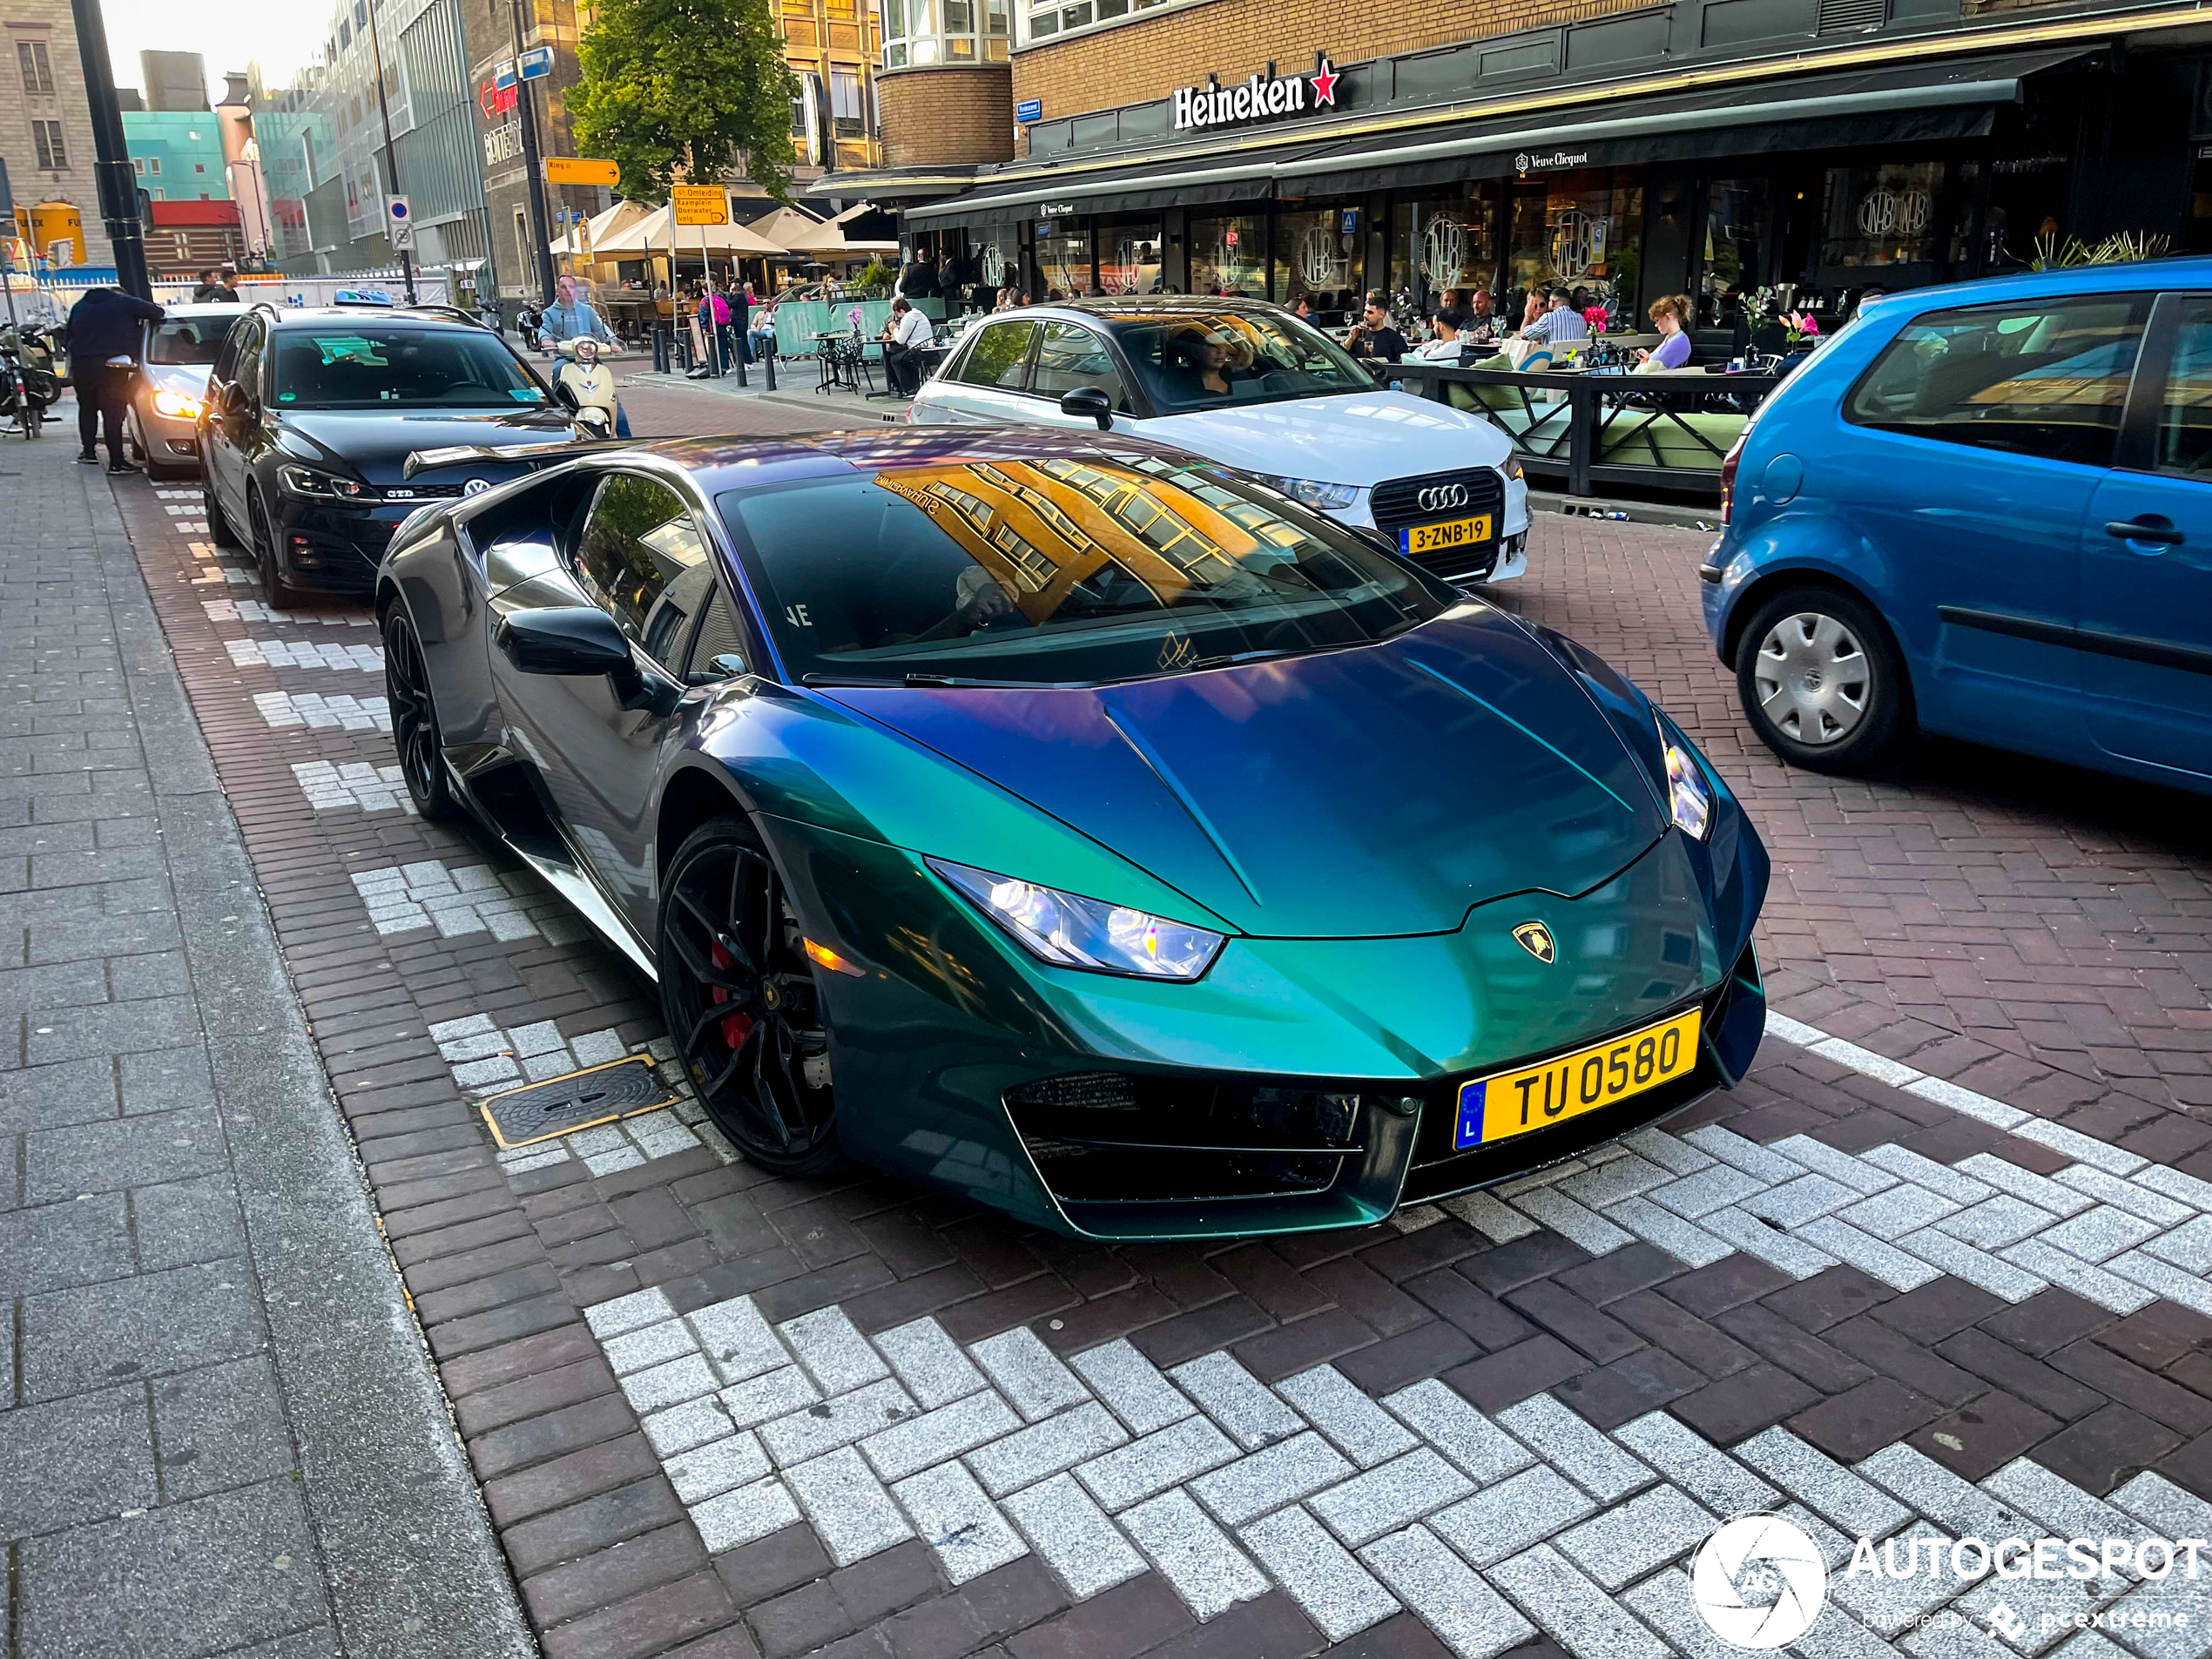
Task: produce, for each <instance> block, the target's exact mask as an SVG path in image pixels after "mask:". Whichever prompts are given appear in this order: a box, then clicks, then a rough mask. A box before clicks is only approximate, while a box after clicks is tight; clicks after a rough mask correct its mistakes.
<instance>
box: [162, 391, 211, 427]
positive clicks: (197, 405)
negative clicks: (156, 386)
mask: <svg viewBox="0 0 2212 1659" xmlns="http://www.w3.org/2000/svg"><path fill="white" fill-rule="evenodd" d="M206 407H207V406H206V404H204V403H202V402H201V401H199V399H198V398H196V397H191V396H188V395H185V393H183V392H171V391H159V392H156V393H155V394H154V395H153V412H154V413H155V414H156V415H167V416H168V417H169V418H170V419H171V420H172V421H197V420H198V419H199V417H200V415H201V414H202V413H203V412H204V411H205V410H206Z"/></svg>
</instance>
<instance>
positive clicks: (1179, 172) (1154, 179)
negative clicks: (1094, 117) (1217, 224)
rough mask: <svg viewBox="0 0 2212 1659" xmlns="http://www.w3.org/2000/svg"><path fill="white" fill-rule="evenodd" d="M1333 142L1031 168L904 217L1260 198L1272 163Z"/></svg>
mask: <svg viewBox="0 0 2212 1659" xmlns="http://www.w3.org/2000/svg"><path fill="white" fill-rule="evenodd" d="M1334 147H1335V146H1334V145H1332V144H1329V143H1314V144H1305V145H1291V146H1283V145H1277V146H1274V147H1271V148H1269V149H1267V150H1264V151H1262V152H1258V153H1243V154H1240V153H1238V152H1234V151H1229V152H1224V151H1220V150H1215V151H1211V152H1206V151H1199V150H1193V151H1192V152H1190V153H1189V154H1188V155H1177V156H1175V157H1172V158H1159V157H1156V158H1153V159H1152V160H1150V161H1149V162H1144V163H1142V164H1139V165H1132V166H1122V167H1113V168H1105V167H1100V168H1092V169H1085V170H1082V171H1077V170H1076V169H1075V168H1073V167H1070V168H1069V169H1067V170H1065V171H1064V172H1063V171H1053V172H1043V173H1033V174H1031V175H1030V176H1029V177H1028V178H1026V179H1023V180H1022V182H1021V183H1020V184H1018V185H1007V186H1005V187H1004V188H1001V189H996V190H993V189H989V188H988V187H985V188H981V189H978V190H976V191H975V192H973V193H972V194H969V195H967V196H961V197H955V198H953V199H950V200H947V201H941V202H931V203H930V204H928V205H927V206H923V207H910V208H908V209H907V212H906V218H907V221H908V222H909V223H912V224H914V225H918V226H954V225H968V226H981V225H1011V224H1015V223H1018V222H1019V221H1021V220H1022V219H1037V218H1040V217H1043V216H1045V210H1046V209H1047V208H1048V207H1057V206H1062V205H1064V206H1066V207H1067V208H1068V210H1069V212H1072V213H1076V214H1089V213H1127V212H1137V211H1140V210H1143V209H1146V208H1160V207H1189V206H1203V205H1204V204H1207V203H1210V202H1233V201H1264V200H1266V199H1268V198H1269V197H1270V196H1272V195H1273V194H1274V193H1275V184H1274V175H1275V172H1276V171H1277V169H1278V168H1279V167H1281V166H1283V165H1285V164H1286V163H1287V164H1291V165H1296V164H1297V163H1298V162H1300V161H1302V160H1303V159H1304V158H1306V157H1308V156H1312V155H1318V154H1320V153H1322V152H1325V151H1328V150H1331V149H1333V148H1334Z"/></svg>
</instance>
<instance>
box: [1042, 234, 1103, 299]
mask: <svg viewBox="0 0 2212 1659" xmlns="http://www.w3.org/2000/svg"><path fill="white" fill-rule="evenodd" d="M1037 277H1038V280H1041V281H1042V283H1043V284H1044V292H1043V293H1040V294H1038V295H1037V296H1036V297H1037V299H1038V300H1041V301H1042V300H1053V299H1061V300H1080V299H1081V298H1082V296H1083V295H1085V294H1087V293H1089V292H1090V291H1091V289H1092V288H1093V287H1096V286H1097V273H1096V271H1095V270H1094V269H1093V267H1092V266H1091V261H1090V226H1088V225H1071V226H1068V227H1066V228H1065V229H1062V228H1061V227H1059V226H1055V227H1054V228H1053V229H1052V231H1051V232H1050V233H1048V234H1044V235H1040V236H1039V237H1038V238H1037Z"/></svg>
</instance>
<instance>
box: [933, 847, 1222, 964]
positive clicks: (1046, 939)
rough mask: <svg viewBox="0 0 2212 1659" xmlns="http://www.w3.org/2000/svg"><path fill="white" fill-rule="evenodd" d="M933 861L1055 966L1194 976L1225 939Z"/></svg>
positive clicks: (1052, 889) (1031, 951)
mask: <svg viewBox="0 0 2212 1659" xmlns="http://www.w3.org/2000/svg"><path fill="white" fill-rule="evenodd" d="M926 861H927V864H928V866H929V867H930V868H931V869H933V870H934V871H936V872H937V873H938V874H939V875H941V876H942V877H944V878H945V880H948V881H949V882H951V883H952V884H953V886H954V887H956V888H958V889H959V890H960V892H961V894H964V895H966V896H967V897H968V899H970V900H974V903H975V904H976V906H977V907H979V908H980V909H981V911H982V912H983V914H985V915H987V916H988V917H989V918H990V919H991V920H992V921H995V922H996V923H997V924H998V925H999V926H1000V927H1002V928H1004V929H1005V930H1006V931H1007V932H1008V933H1009V934H1013V935H1014V938H1015V942H1016V943H1018V944H1020V945H1021V946H1022V948H1023V949H1024V950H1027V951H1028V953H1029V954H1031V955H1032V956H1035V957H1036V958H1038V959H1039V960H1040V961H1047V962H1050V963H1052V964H1053V965H1054V966H1055V967H1057V968H1088V969H1089V970H1090V971H1091V972H1093V973H1098V974H1130V975H1131V976H1133V977H1135V978H1137V979H1173V980H1194V979H1197V977H1198V976H1199V975H1200V974H1203V973H1204V972H1205V971H1206V969H1207V968H1208V967H1209V966H1210V965H1211V963H1212V961H1213V959H1214V957H1215V956H1216V955H1217V954H1219V953H1220V950H1221V948H1222V946H1223V945H1224V943H1225V942H1226V941H1225V940H1224V938H1223V936H1222V935H1221V934H1217V933H1209V932H1207V931H1206V929H1204V927H1190V926H1187V925H1186V924H1184V923H1183V922H1179V921H1168V920H1167V919H1166V918H1164V917H1162V916H1155V915H1152V914H1149V913H1147V912H1145V911H1143V910H1132V909H1130V907H1128V906H1127V905H1112V904H1106V903H1104V902H1103V901H1101V900H1096V899H1084V898H1080V897H1078V896H1077V895H1076V894H1072V893H1062V892H1061V891H1060V890H1059V889H1058V888H1056V887H1039V886H1037V885H1036V883H1035V882H1034V881H1018V880H1015V879H1014V878H1013V877H1012V876H1005V875H994V874H992V873H990V872H989V871H988V870H978V869H974V868H972V867H969V866H968V865H965V864H954V863H952V862H950V861H949V860H945V859H930V860H926Z"/></svg>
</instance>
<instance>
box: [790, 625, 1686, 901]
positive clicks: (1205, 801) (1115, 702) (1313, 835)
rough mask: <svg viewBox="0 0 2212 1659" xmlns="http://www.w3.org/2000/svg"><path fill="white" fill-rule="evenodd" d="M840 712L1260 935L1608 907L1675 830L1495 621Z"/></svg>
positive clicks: (1579, 712) (879, 695) (1595, 724)
mask: <svg viewBox="0 0 2212 1659" xmlns="http://www.w3.org/2000/svg"><path fill="white" fill-rule="evenodd" d="M828 695H831V696H833V697H834V698H836V699H837V700H838V701H840V702H841V703H843V704H844V705H846V706H847V707H849V708H851V709H853V710H854V711H857V712H859V713H861V714H863V715H866V716H867V717H868V718H872V719H873V720H876V721H879V722H880V723H882V724H883V725H887V726H889V727H891V728H892V729H893V730H894V731H897V732H900V733H901V734H903V735H904V736H906V737H907V738H911V739H912V740H913V741H914V742H916V743H919V744H921V745H926V746H927V747H928V748H930V749H932V750H934V751H935V752H937V753H939V754H941V755H942V756H944V757H945V758H946V759H948V760H951V761H954V762H955V763H957V764H958V765H961V766H964V767H966V768H968V770H970V771H972V772H976V773H978V774H980V775H981V776H982V777H985V778H988V779H990V780H991V781H992V782H994V783H995V784H997V785H999V786H1001V787H1002V788H1004V789H1006V790H1008V791H1009V792H1012V793H1014V794H1015V795H1018V796H1021V797H1022V799H1025V800H1027V801H1028V802H1029V803H1030V804H1031V805H1033V806H1036V807H1038V808H1040V809H1042V811H1044V812H1047V813H1051V814H1052V815H1053V816H1054V817H1055V818H1057V819H1060V820H1061V821H1062V822H1063V823H1066V824H1068V825H1069V826H1072V827H1073V828H1075V829H1076V830H1078V831H1080V832H1081V833H1083V834H1084V835H1086V836H1088V837H1089V838H1090V839H1091V840H1095V841H1096V842H1098V843H1100V844H1101V845H1103V846H1107V847H1109V848H1110V849H1112V850H1113V851H1114V852H1115V853H1119V854H1120V855H1121V856H1122V857H1123V858H1125V859H1128V860H1130V861H1131V862H1132V863H1135V864H1137V865H1139V866H1141V867H1143V868H1144V869H1146V870H1148V871H1150V873H1153V874H1154V875H1156V876H1157V877H1158V878H1159V879H1160V880H1163V881H1164V882H1166V883H1168V884H1169V885H1170V886H1171V887H1176V888H1177V889H1178V890H1179V891H1181V892H1183V893H1185V894H1189V895H1190V897H1191V898H1192V899H1194V900H1197V902H1198V903H1199V904H1201V905H1203V906H1204V907H1206V908H1207V909H1208V910H1210V911H1211V912H1212V913H1213V914H1216V915H1217V916H1220V917H1221V918H1223V919H1224V921H1229V922H1230V923H1231V924H1232V925H1233V926H1235V927H1238V928H1239V929H1240V930H1242V931H1243V932H1244V933H1247V934H1255V935H1258V936H1261V937H1271V938H1285V939H1291V938H1302V939H1347V938H1363V937H1374V936H1379V935H1392V934H1435V933H1448V932H1452V931H1453V930H1455V929H1457V928H1458V927H1460V925H1461V923H1462V922H1463V921H1465V920H1466V918H1467V912H1468V911H1469V910H1470V909H1471V908H1472V907H1474V906H1476V905H1479V904H1482V903H1484V902H1486V901H1487V900H1492V899H1495V898H1500V897H1502V896H1504V895H1506V894H1514V893H1525V892H1544V893H1551V894H1558V895H1560V896H1561V897H1572V896H1574V895H1575V894H1582V893H1586V892H1588V890H1589V889H1590V888H1592V887H1596V886H1597V885H1598V884H1599V883H1601V882H1602V881H1603V880H1605V879H1606V878H1607V877H1608V876H1610V875H1612V874H1614V873H1615V872H1616V871H1619V870H1620V869H1622V867H1625V866H1626V865H1628V864H1629V862H1630V861H1632V860H1635V858H1636V857H1638V856H1639V855H1640V854H1641V853H1643V852H1644V851H1645V850H1646V849H1648V848H1649V846H1651V844H1652V843H1653V842H1654V841H1655V840H1657V839H1658V837H1659V836H1660V835H1661V834H1662V833H1664V831H1665V829H1666V827H1667V825H1666V819H1665V817H1664V815H1663V813H1662V809H1661V806H1660V804H1659V801H1658V799H1657V797H1656V791H1655V788H1654V786H1653V784H1652V782H1651V779H1650V777H1649V773H1648V772H1646V770H1645V769H1644V767H1643V766H1642V764H1641V763H1640V762H1638V761H1637V760H1636V759H1635V757H1634V756H1632V755H1631V754H1630V753H1629V751H1628V749H1627V747H1626V746H1625V745H1623V744H1622V740H1621V739H1620V738H1619V737H1618V736H1616V735H1615V730H1614V728H1613V726H1612V725H1611V724H1610V723H1609V722H1608V720H1607V718H1606V717H1605V716H1604V715H1603V714H1602V712H1601V711H1599V709H1598V707H1597V706H1596V705H1595V703H1593V702H1592V700H1591V699H1590V698H1589V697H1588V694H1587V693H1586V692H1585V691H1583V690H1582V688H1581V684H1580V682H1579V681H1577V680H1576V679H1575V677H1574V676H1573V675H1572V674H1570V673H1569V672H1568V670H1567V669H1566V668H1565V667H1564V666H1563V665H1562V664H1561V663H1560V662H1559V660H1558V659H1557V658H1554V656H1552V654H1551V653H1550V652H1549V651H1547V650H1545V649H1544V647H1543V646H1542V645H1541V644H1539V643H1538V642H1537V641H1536V640H1534V638H1532V637H1530V636H1529V635H1528V634H1527V632H1526V631H1523V630H1522V629H1521V628H1520V627H1518V626H1517V625H1515V624H1514V623H1513V622H1511V621H1510V620H1509V619H1507V617H1504V616H1502V615H1501V614H1499V613H1498V612H1496V611H1494V610H1487V609H1485V608H1480V607H1468V608H1464V609H1462V610H1457V611H1454V612H1453V613H1452V614H1451V615H1449V616H1447V617H1440V618H1439V619H1438V620H1436V621H1434V622H1432V623H1429V624H1426V625H1425V626H1423V627H1420V628H1418V629H1415V630H1413V631H1411V632H1408V633H1406V634H1403V635H1400V636H1399V637H1397V638H1396V639H1393V640H1390V641H1387V642H1386V643H1384V644H1376V645H1367V646H1363V647H1359V648H1357V649H1353V650H1349V651H1328V652H1323V653H1320V654H1317V655H1312V656H1305V657H1292V658H1281V659H1278V660H1275V661H1263V662H1258V663H1250V664H1242V665H1240V666H1237V667H1232V668H1225V669H1216V670H1211V671H1205V672H1201V673H1196V674H1184V675H1178V676H1175V677H1172V678H1163V679H1156V680H1142V681H1136V682H1134V683H1131V684H1128V685H1109V686H1101V687H1096V688H1087V689H1069V690H1052V689H1038V690H1030V689H1026V688H1025V689H1020V690H996V689H988V688H981V687H942V688H935V687H900V688H880V689H879V688H875V687H851V688H842V687H841V688H839V689H837V690H836V691H833V692H830V693H828ZM922 850H924V851H927V850H928V849H926V848H925V849H922ZM1003 873H1005V874H1008V875H1014V876H1021V875H1024V874H1026V873H1027V872H1024V871H1022V870H1019V869H1014V868H1008V869H1007V870H1006V871H1004V872H1003ZM1089 896H1091V897H1096V898H1101V899H1107V900H1111V899H1113V898H1114V897H1115V896H1116V895H1114V894H1110V893H1109V894H1092V895H1089Z"/></svg>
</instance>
